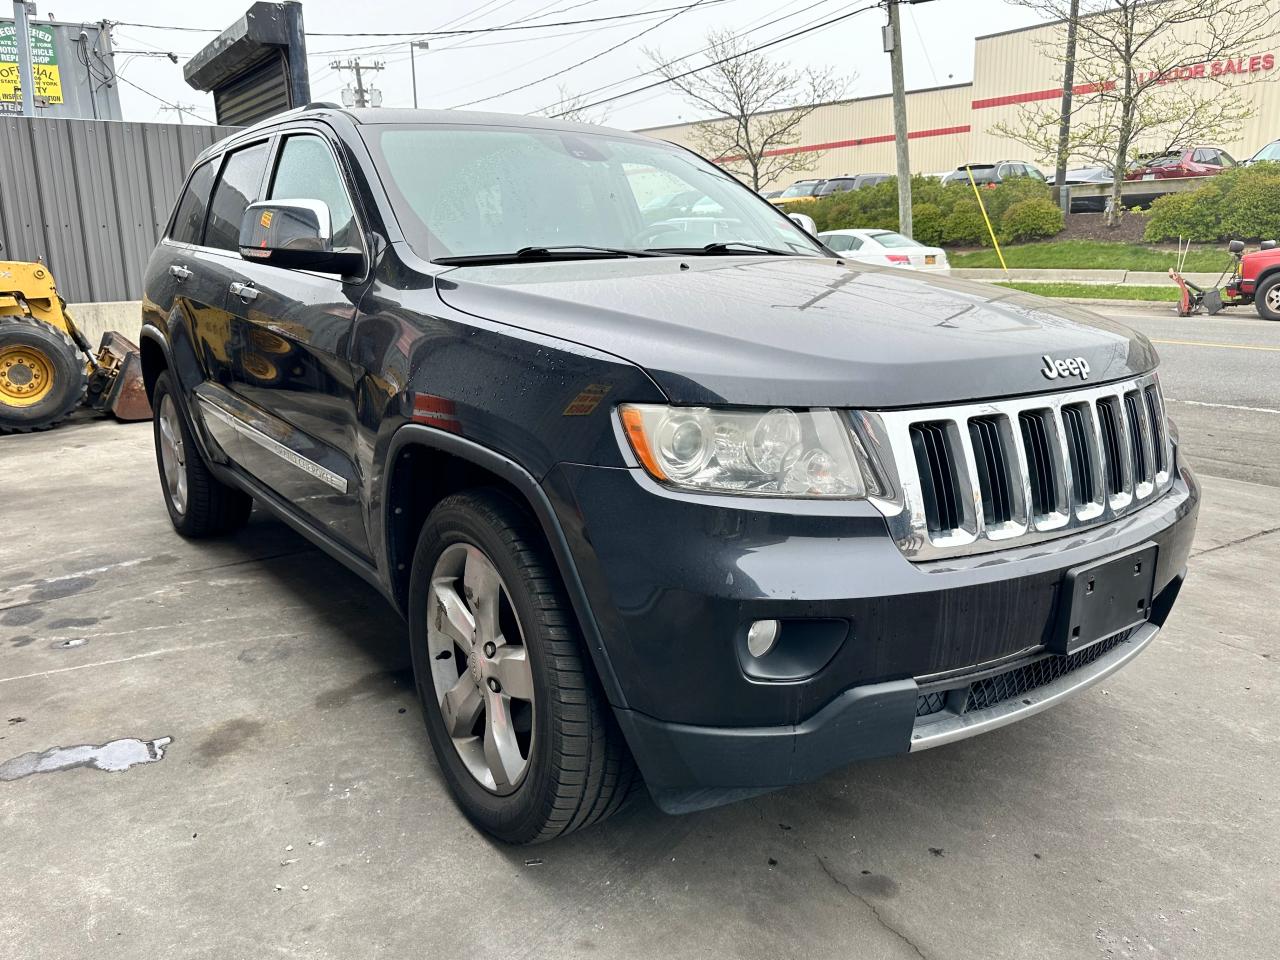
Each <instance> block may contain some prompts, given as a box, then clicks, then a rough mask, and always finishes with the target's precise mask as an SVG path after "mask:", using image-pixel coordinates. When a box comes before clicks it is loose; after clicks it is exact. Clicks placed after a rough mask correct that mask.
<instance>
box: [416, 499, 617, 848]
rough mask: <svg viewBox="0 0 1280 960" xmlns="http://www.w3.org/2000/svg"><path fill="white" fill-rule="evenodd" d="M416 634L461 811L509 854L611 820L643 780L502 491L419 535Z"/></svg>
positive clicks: (449, 504) (437, 733)
mask: <svg viewBox="0 0 1280 960" xmlns="http://www.w3.org/2000/svg"><path fill="white" fill-rule="evenodd" d="M412 577H413V581H412V587H411V590H410V598H409V629H410V638H411V641H410V642H411V646H412V653H413V671H414V679H415V681H416V684H417V688H418V696H419V698H420V699H421V701H422V707H423V712H424V714H425V719H426V724H427V732H428V735H429V736H430V738H431V744H432V746H433V747H434V749H435V754H436V758H437V760H438V761H439V763H440V767H441V770H442V771H443V773H444V776H445V780H446V782H447V783H448V785H449V788H450V790H451V791H452V793H453V795H454V798H455V799H456V800H457V802H458V804H459V806H460V807H461V808H462V810H463V812H464V813H465V814H466V815H467V816H468V817H469V818H470V819H471V820H472V821H473V822H474V823H476V824H477V825H478V826H479V827H481V828H482V829H483V830H485V831H487V832H489V833H491V834H493V835H494V836H496V837H498V838H499V839H501V840H505V841H507V842H508V843H536V842H539V841H543V840H549V839H551V838H553V837H557V836H560V835H562V834H565V833H569V832H571V831H573V830H576V829H578V828H579V827H583V826H586V825H588V824H591V823H594V822H596V821H598V820H601V819H603V818H604V817H607V816H609V815H610V814H611V813H613V812H614V811H615V810H617V809H618V807H620V806H621V805H622V802H623V801H624V800H625V799H626V797H627V795H628V793H629V792H630V789H631V787H632V785H633V783H635V782H637V781H636V774H635V770H634V765H633V763H632V760H631V756H630V754H629V753H628V751H627V747H626V744H625V743H624V742H623V740H622V735H621V733H620V731H619V730H618V728H617V726H616V725H615V723H614V719H613V716H612V714H611V713H610V711H609V707H608V704H607V703H605V701H604V698H603V695H602V693H601V692H600V690H599V687H598V685H597V683H596V680H595V677H594V675H593V674H592V673H591V669H590V666H589V664H588V663H587V662H586V657H585V654H584V652H583V648H582V645H581V643H580V641H579V639H578V636H577V627H576V622H575V619H574V614H573V611H572V609H571V608H570V606H569V604H568V601H567V600H566V598H565V597H564V591H563V588H562V587H561V584H560V579H559V576H558V574H557V572H556V570H555V568H554V566H553V564H552V563H551V562H550V560H549V558H548V557H547V555H546V548H545V545H544V544H543V541H542V538H541V535H540V532H539V531H538V530H537V528H536V527H535V525H534V524H533V522H532V520H531V519H530V517H529V515H528V514H527V512H526V511H525V510H524V509H523V507H522V506H521V505H519V504H517V503H516V502H515V501H513V500H512V499H511V498H509V497H508V496H506V495H505V494H504V493H502V492H500V491H497V490H482V491H475V492H470V493H464V494H456V495H454V496H451V497H448V498H446V499H445V500H443V501H441V503H440V504H439V505H438V506H437V507H436V508H435V509H434V510H433V511H432V512H431V515H430V516H429V517H428V518H427V521H426V523H425V524H424V525H423V528H422V533H421V534H420V536H419V539H418V547H417V551H416V553H415V555H414V560H413V574H412Z"/></svg>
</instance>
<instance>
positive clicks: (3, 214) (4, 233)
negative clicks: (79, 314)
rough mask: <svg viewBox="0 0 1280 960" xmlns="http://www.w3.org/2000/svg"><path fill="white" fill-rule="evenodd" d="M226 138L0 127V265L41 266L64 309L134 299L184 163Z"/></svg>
mask: <svg viewBox="0 0 1280 960" xmlns="http://www.w3.org/2000/svg"><path fill="white" fill-rule="evenodd" d="M236 129H237V128H236V127H209V126H194V125H191V126H183V125H180V124H167V123H164V124H162V123H118V122H110V121H96V120H55V119H39V118H37V119H30V118H27V117H5V118H3V119H0V260H36V259H40V260H43V261H44V262H45V263H47V264H48V265H49V266H50V268H52V270H53V275H54V277H56V278H57V281H58V292H59V293H61V294H62V296H63V298H64V299H66V300H68V301H72V302H84V301H107V300H138V299H140V298H141V297H142V271H143V269H144V268H145V267H146V263H147V258H148V257H149V256H150V255H151V250H152V248H153V247H154V246H155V244H156V240H157V239H158V238H159V236H160V231H161V230H162V229H163V228H164V225H165V223H167V222H168V219H169V213H170V211H171V210H172V209H173V205H174V202H175V201H176V200H177V198H178V190H179V189H180V188H181V186H182V181H183V179H184V178H185V177H186V175H187V170H188V168H190V166H191V162H192V161H193V160H194V159H195V158H196V155H197V154H198V153H199V152H200V151H201V150H203V149H204V148H205V147H207V146H209V144H211V143H213V142H214V141H215V140H219V139H221V138H222V137H225V136H227V135H228V134H230V133H232V132H234V131H235V130H236Z"/></svg>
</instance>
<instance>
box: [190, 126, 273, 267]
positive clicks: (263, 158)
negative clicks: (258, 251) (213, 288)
mask: <svg viewBox="0 0 1280 960" xmlns="http://www.w3.org/2000/svg"><path fill="white" fill-rule="evenodd" d="M266 166H267V144H266V143H255V144H254V145H253V146H252V147H245V148H244V149H243V150H237V151H236V152H235V153H233V154H231V155H230V156H228V157H227V162H226V163H225V164H223V166H222V176H221V177H219V178H218V186H217V187H215V188H214V191H213V203H212V204H211V205H210V207H209V223H208V225H207V226H206V227H205V230H204V245H205V246H206V247H216V248H217V249H219V250H237V249H239V240H240V220H241V219H242V218H243V217H244V211H245V208H247V207H248V206H249V204H250V203H252V202H253V201H254V200H255V199H256V198H257V195H258V186H259V185H260V184H261V183H262V174H263V171H264V170H265V169H266Z"/></svg>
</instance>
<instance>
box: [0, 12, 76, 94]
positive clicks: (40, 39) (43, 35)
mask: <svg viewBox="0 0 1280 960" xmlns="http://www.w3.org/2000/svg"><path fill="white" fill-rule="evenodd" d="M30 34H31V72H32V74H33V76H34V77H35V81H36V91H35V95H36V97H38V98H40V99H42V100H44V101H45V102H46V103H62V76H61V75H60V74H59V73H58V48H57V46H56V45H55V44H54V40H53V31H52V30H50V29H49V28H47V27H42V26H40V25H39V24H35V23H33V24H31V27H30ZM21 100H22V81H21V79H20V75H19V73H18V37H17V28H16V27H15V26H14V25H13V21H12V20H0V102H3V103H19V102H21Z"/></svg>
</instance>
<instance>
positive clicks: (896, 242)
mask: <svg viewBox="0 0 1280 960" xmlns="http://www.w3.org/2000/svg"><path fill="white" fill-rule="evenodd" d="M871 236H872V237H874V238H875V241H876V243H878V244H880V246H882V247H918V246H920V244H918V243H916V242H915V241H914V240H912V239H911V238H910V237H904V236H903V235H902V234H900V233H891V232H889V231H886V232H884V233H873V234H871Z"/></svg>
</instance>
